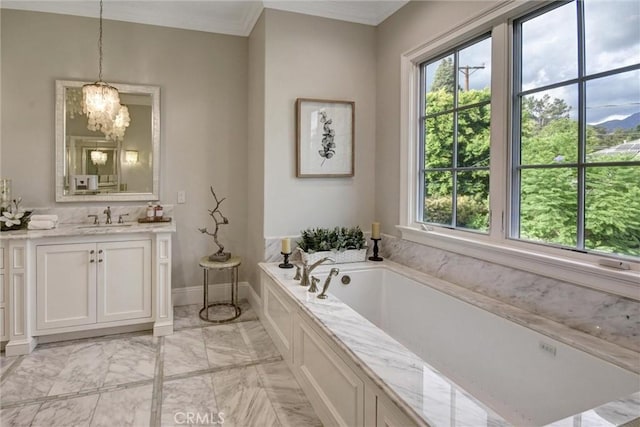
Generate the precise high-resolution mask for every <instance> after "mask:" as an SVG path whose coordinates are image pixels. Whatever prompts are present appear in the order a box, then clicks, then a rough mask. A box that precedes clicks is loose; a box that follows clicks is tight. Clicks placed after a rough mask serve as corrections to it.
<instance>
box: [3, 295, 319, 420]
mask: <svg viewBox="0 0 640 427" xmlns="http://www.w3.org/2000/svg"><path fill="white" fill-rule="evenodd" d="M241 306H242V308H243V314H242V316H241V317H240V318H238V319H237V320H236V321H235V322H233V323H227V324H222V325H212V324H210V323H206V322H204V321H201V320H200V319H199V318H198V311H199V306H197V305H192V306H182V307H175V310H174V327H175V332H174V334H173V335H169V336H166V337H158V338H154V337H153V336H152V335H151V333H147V332H140V333H132V334H122V335H113V336H107V337H100V338H91V339H83V340H75V341H66V342H60V343H50V344H42V345H40V346H38V347H37V348H36V349H35V350H34V351H33V352H32V353H31V354H29V355H26V356H17V357H6V356H5V355H4V353H3V354H2V355H0V425H2V426H47V427H49V426H65V427H66V426H71V425H74V426H116V425H117V426H136V427H137V426H147V425H148V426H173V425H188V424H191V425H193V424H198V425H220V421H221V418H219V413H220V415H221V416H222V418H223V419H224V423H223V424H222V425H224V426H247V427H249V426H260V427H262V426H292V427H297V426H321V425H322V423H321V422H320V420H319V418H318V417H317V416H316V414H315V412H314V411H313V409H312V407H311V405H310V404H309V402H308V400H307V399H306V397H305V395H304V393H303V392H302V390H301V389H300V386H299V385H298V383H297V382H296V380H295V379H294V377H293V374H292V373H291V371H290V370H289V369H288V367H287V365H286V364H285V362H284V361H283V360H282V357H281V356H280V353H279V352H278V351H277V349H276V348H275V347H274V345H273V343H272V341H271V339H270V338H269V336H268V334H267V333H266V331H265V330H264V329H263V327H262V325H261V324H260V322H259V321H258V320H257V316H256V314H255V312H254V311H253V310H252V309H251V307H250V306H249V304H248V303H247V302H246V301H242V302H241ZM188 417H192V418H191V419H189V418H188ZM198 417H199V418H198ZM190 420H191V423H189V421H190ZM216 422H217V424H216Z"/></svg>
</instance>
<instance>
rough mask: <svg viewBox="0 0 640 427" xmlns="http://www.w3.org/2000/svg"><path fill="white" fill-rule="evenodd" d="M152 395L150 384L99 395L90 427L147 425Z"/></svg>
mask: <svg viewBox="0 0 640 427" xmlns="http://www.w3.org/2000/svg"><path fill="white" fill-rule="evenodd" d="M152 393H153V385H152V384H149V385H145V386H141V387H132V388H125V389H119V390H114V391H110V392H107V393H101V394H100V398H99V399H98V405H97V406H96V410H95V412H94V414H93V419H92V420H91V427H102V426H104V427H112V426H146V425H148V424H149V420H150V416H151V398H152Z"/></svg>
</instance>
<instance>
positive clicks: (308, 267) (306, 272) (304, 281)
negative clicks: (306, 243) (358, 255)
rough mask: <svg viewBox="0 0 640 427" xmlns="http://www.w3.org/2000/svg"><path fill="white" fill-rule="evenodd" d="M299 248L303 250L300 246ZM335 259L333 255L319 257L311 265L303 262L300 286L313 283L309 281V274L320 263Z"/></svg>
mask: <svg viewBox="0 0 640 427" xmlns="http://www.w3.org/2000/svg"><path fill="white" fill-rule="evenodd" d="M296 249H297V250H299V251H300V252H302V249H300V248H296ZM329 260H331V261H334V262H335V259H333V258H331V257H328V256H327V257H324V258H321V259H319V260H318V261H316V262H314V263H313V264H311V265H309V264H307V263H306V262H304V261H303V262H302V278H301V279H300V286H309V284H310V283H311V282H310V281H309V275H310V274H311V272H312V271H313V270H314V269H315V268H316V267H317V266H319V265H320V264H322V263H323V262H325V261H329Z"/></svg>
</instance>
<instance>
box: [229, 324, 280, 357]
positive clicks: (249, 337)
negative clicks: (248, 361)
mask: <svg viewBox="0 0 640 427" xmlns="http://www.w3.org/2000/svg"><path fill="white" fill-rule="evenodd" d="M238 329H239V330H240V332H241V333H242V334H243V337H244V338H245V340H246V342H247V344H248V345H249V349H250V350H251V352H252V357H253V359H254V360H262V359H266V358H269V357H277V356H280V352H279V351H278V349H277V348H276V346H275V345H274V344H273V341H272V340H271V337H269V334H268V333H267V331H266V330H265V329H264V327H263V326H262V323H260V321H257V320H256V321H251V322H243V323H239V324H238Z"/></svg>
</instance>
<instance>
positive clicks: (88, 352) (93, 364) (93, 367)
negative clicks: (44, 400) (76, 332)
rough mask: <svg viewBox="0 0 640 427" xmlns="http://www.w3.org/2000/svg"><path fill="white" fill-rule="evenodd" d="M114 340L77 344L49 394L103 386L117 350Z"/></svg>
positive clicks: (54, 394) (53, 394)
mask: <svg viewBox="0 0 640 427" xmlns="http://www.w3.org/2000/svg"><path fill="white" fill-rule="evenodd" d="M112 343H113V341H110V342H104V341H102V342H101V341H98V342H86V343H82V344H76V345H75V346H74V351H73V353H72V354H71V355H69V358H68V360H67V363H66V364H65V366H64V368H63V369H62V371H61V372H60V374H59V375H58V376H57V378H56V380H55V382H54V384H53V386H52V387H51V389H50V390H49V393H48V395H49V396H56V395H58V394H65V393H71V392H77V391H84V390H91V389H95V388H98V387H101V386H102V384H103V382H104V378H105V376H106V375H107V372H108V370H109V360H110V359H111V356H112V355H113V353H114V352H115V348H114V345H109V344H112Z"/></svg>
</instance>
